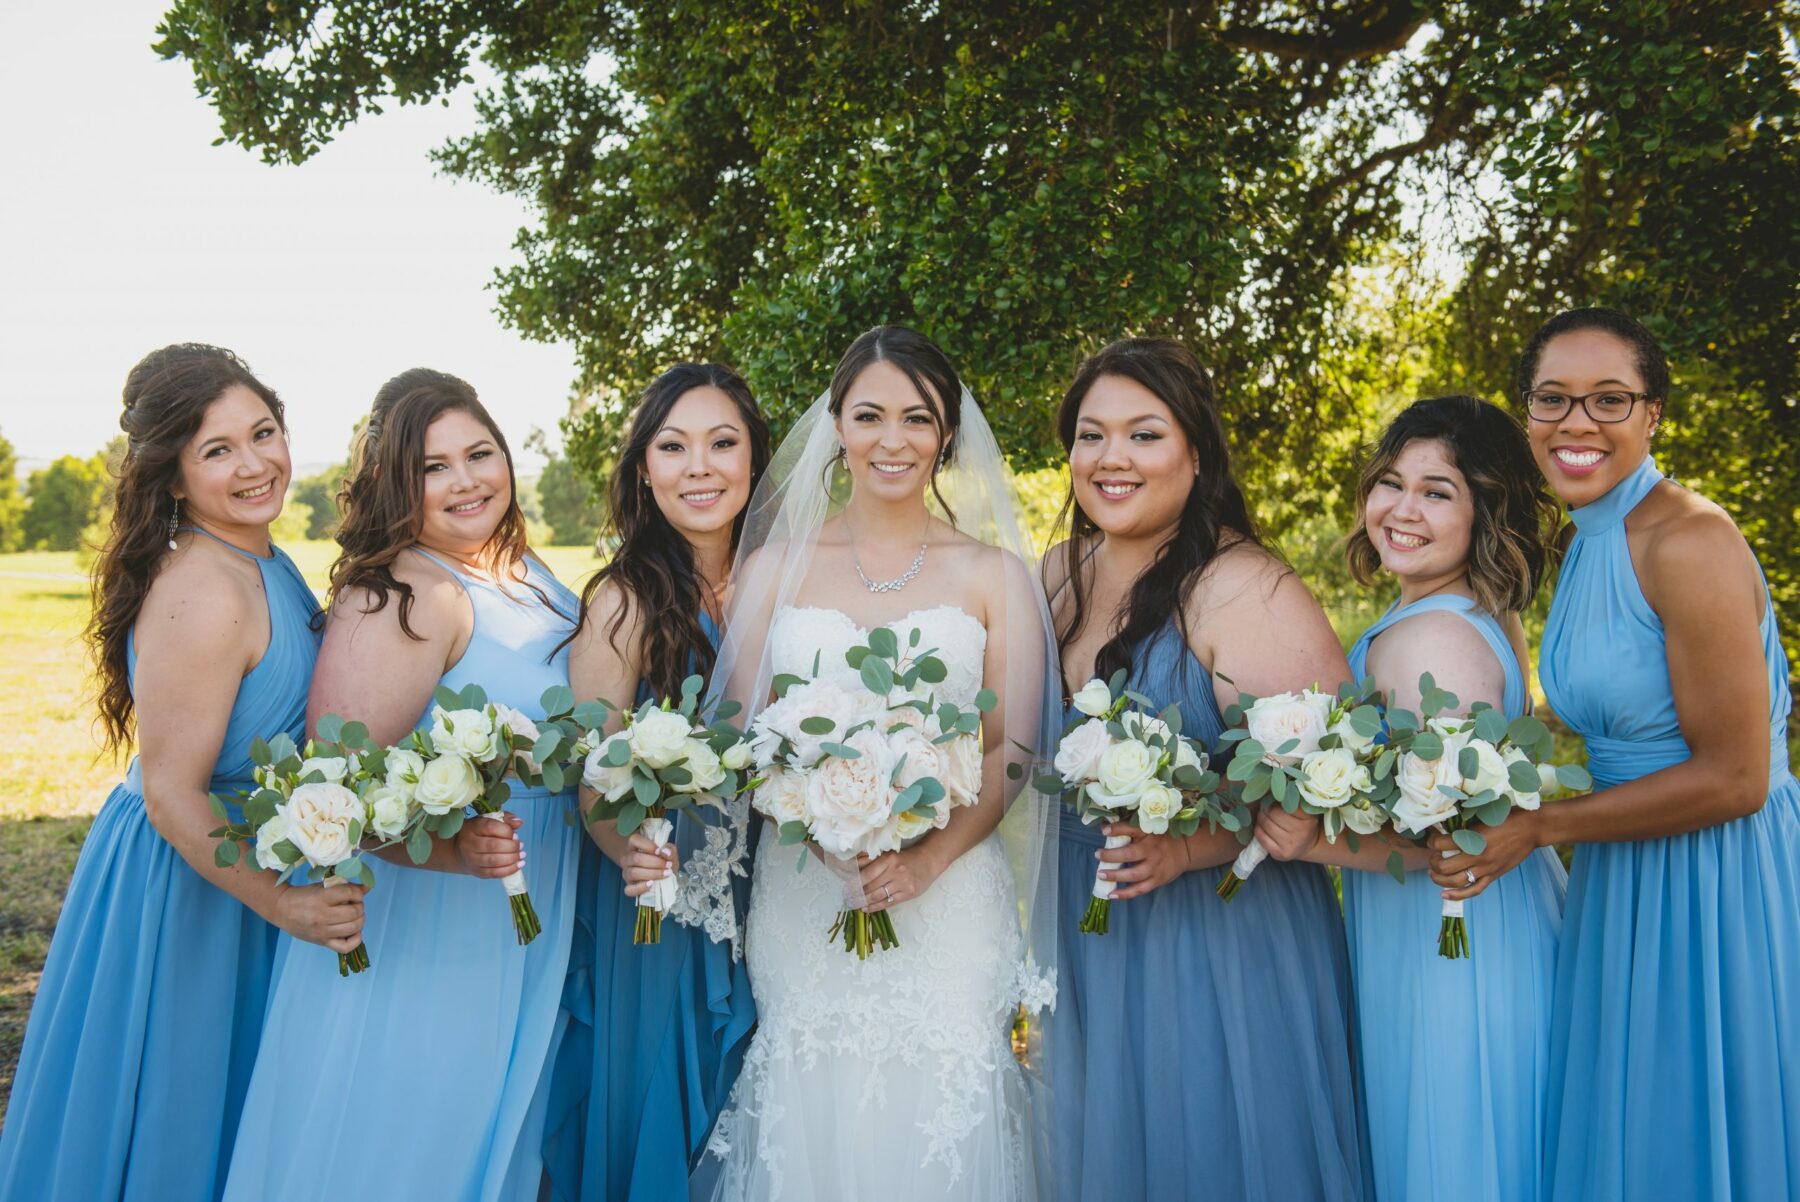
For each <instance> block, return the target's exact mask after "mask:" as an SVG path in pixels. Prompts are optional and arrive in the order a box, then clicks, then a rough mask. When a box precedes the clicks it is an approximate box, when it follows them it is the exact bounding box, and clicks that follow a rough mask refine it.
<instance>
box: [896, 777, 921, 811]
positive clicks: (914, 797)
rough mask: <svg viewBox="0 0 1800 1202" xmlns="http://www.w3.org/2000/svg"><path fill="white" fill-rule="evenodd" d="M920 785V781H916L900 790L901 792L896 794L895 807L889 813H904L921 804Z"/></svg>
mask: <svg viewBox="0 0 1800 1202" xmlns="http://www.w3.org/2000/svg"><path fill="white" fill-rule="evenodd" d="M919 785H920V782H919V781H914V782H913V783H912V784H910V785H908V786H906V788H904V789H902V790H900V792H899V793H898V794H896V795H895V797H894V804H893V808H892V809H890V810H889V811H888V813H889V814H904V813H905V812H906V811H908V810H910V809H912V808H913V807H914V806H915V805H917V804H919V795H920V792H921V790H920V788H919Z"/></svg>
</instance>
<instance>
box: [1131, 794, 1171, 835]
mask: <svg viewBox="0 0 1800 1202" xmlns="http://www.w3.org/2000/svg"><path fill="white" fill-rule="evenodd" d="M1180 812H1181V794H1179V793H1177V792H1176V791H1175V790H1173V789H1171V788H1169V786H1167V785H1165V784H1163V783H1161V782H1160V781H1151V782H1150V783H1149V784H1147V785H1145V786H1144V791H1143V792H1142V793H1141V794H1139V795H1138V807H1137V827H1138V829H1139V830H1141V831H1143V832H1144V833H1145V834H1146V835H1161V834H1164V833H1166V832H1167V831H1168V829H1169V820H1170V819H1172V818H1174V817H1175V815H1176V814H1178V813H1180Z"/></svg>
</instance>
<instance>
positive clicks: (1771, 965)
mask: <svg viewBox="0 0 1800 1202" xmlns="http://www.w3.org/2000/svg"><path fill="white" fill-rule="evenodd" d="M1661 479H1662V473H1661V472H1660V471H1659V470H1658V469H1657V467H1656V464H1655V462H1654V461H1652V460H1650V459H1648V458H1646V459H1645V460H1644V462H1643V463H1642V464H1640V465H1639V466H1638V468H1637V469H1636V471H1634V472H1633V473H1632V474H1631V475H1630V476H1628V477H1626V478H1625V479H1624V480H1622V481H1620V482H1619V483H1618V484H1617V485H1616V486H1615V487H1614V488H1613V489H1612V490H1611V491H1609V492H1608V493H1607V494H1606V495H1605V496H1603V497H1601V498H1600V499H1599V500H1597V501H1595V502H1594V503H1592V504H1591V505H1584V506H1582V507H1581V508H1579V509H1577V510H1575V511H1574V512H1573V513H1572V514H1571V516H1572V517H1573V518H1574V520H1575V526H1576V531H1577V533H1576V535H1575V538H1574V541H1573V542H1572V544H1571V545H1570V547H1569V553H1568V557H1567V558H1566V559H1565V560H1564V562H1563V568H1562V575H1561V578H1560V580H1558V582H1557V587H1556V599H1555V602H1554V604H1553V605H1552V606H1551V610H1550V619H1549V622H1548V624H1547V625H1546V627H1545V630H1544V651H1543V662H1542V664H1541V667H1540V672H1541V675H1542V678H1543V682H1544V692H1545V694H1546V695H1547V696H1548V698H1549V700H1550V704H1551V706H1552V707H1553V708H1554V709H1555V710H1556V713H1557V715H1558V716H1559V717H1561V718H1562V720H1563V721H1564V722H1566V723H1568V725H1569V726H1570V727H1572V728H1573V729H1574V730H1575V731H1576V732H1577V733H1578V734H1580V735H1581V736H1582V737H1583V738H1585V739H1586V740H1587V748H1588V768H1589V770H1590V771H1591V772H1592V773H1593V776H1594V784H1595V787H1596V788H1606V787H1608V786H1612V785H1618V784H1621V783H1623V782H1625V781H1630V780H1635V779H1637V778H1638V777H1642V776H1647V775H1649V774H1650V773H1652V772H1657V771H1660V770H1662V769H1664V768H1668V767H1670V766H1672V765H1674V764H1678V763H1680V762H1681V761H1683V760H1685V759H1687V758H1688V755H1689V750H1688V746H1687V744H1686V742H1684V741H1683V739H1682V733H1681V723H1680V719H1679V716H1678V715H1677V713H1676V710H1675V699H1674V695H1673V690H1672V688H1671V686H1670V682H1669V662H1668V654H1667V646H1666V643H1665V635H1664V631H1663V625H1662V620H1661V619H1660V618H1659V617H1658V616H1657V614H1656V612H1655V611H1654V610H1653V609H1651V607H1650V604H1649V602H1648V601H1646V600H1645V598H1644V593H1643V589H1642V588H1641V587H1640V586H1639V584H1638V577H1637V573H1636V571H1635V570H1634V569H1633V567H1632V562H1631V551H1630V548H1629V546H1628V545H1627V543H1626V537H1625V519H1626V517H1627V515H1629V514H1630V513H1631V511H1632V510H1633V509H1635V508H1636V507H1637V505H1638V503H1639V502H1640V501H1642V500H1643V499H1644V498H1645V497H1646V496H1648V495H1649V493H1650V491H1651V489H1653V488H1655V487H1656V484H1657V482H1658V481H1660V480H1661ZM1721 620H1731V621H1736V620H1738V619H1737V617H1736V616H1735V615H1729V616H1727V615H1721ZM1760 629H1761V635H1762V644H1763V659H1764V663H1765V666H1766V670H1767V674H1768V688H1769V745H1768V746H1769V795H1768V800H1766V801H1765V802H1764V803H1763V806H1762V808H1761V809H1760V810H1758V811H1757V812H1756V813H1754V814H1751V815H1749V816H1748V817H1744V818H1738V819H1734V820H1732V821H1730V822H1725V823H1722V824H1720V825H1718V826H1712V827H1707V828H1706V829H1704V830H1698V831H1692V832H1690V833H1688V834H1684V835H1673V836H1670V837H1669V838H1666V839H1643V840H1638V841H1635V842H1626V843H1592V844H1588V843H1583V844H1578V845H1577V846H1576V849H1575V858H1574V861H1573V863H1572V864H1571V866H1570V872H1569V905H1568V910H1567V913H1566V914H1565V915H1564V926H1563V942H1562V949H1561V952H1560V955H1559V958H1558V961H1557V968H1556V1002H1555V1008H1554V1016H1553V1025H1552V1032H1551V1059H1550V1064H1551V1076H1550V1092H1549V1143H1548V1149H1547V1156H1548V1166H1547V1175H1548V1186H1549V1192H1550V1196H1551V1197H1552V1198H1555V1199H1560V1200H1566V1202H1575V1200H1577V1199H1580V1200H1583V1202H1586V1200H1588V1199H1600V1198H1681V1199H1727V1198H1729V1199H1743V1200H1746V1202H1748V1200H1750V1199H1756V1200H1758V1202H1760V1200H1761V1199H1776V1198H1783V1199H1791V1198H1800V784H1796V783H1795V780H1794V777H1793V774H1792V773H1791V772H1790V771H1789V770H1788V755H1787V717H1788V712H1789V710H1790V708H1791V705H1792V698H1791V696H1790V694H1789V691H1788V665H1787V657H1786V655H1785V654H1784V653H1783V652H1782V648H1781V641H1780V637H1779V634H1778V632H1777V629H1776V624H1775V616H1774V610H1773V608H1772V607H1771V608H1769V609H1767V610H1765V612H1764V614H1763V617H1762V623H1761V628H1760ZM1551 804H1555V803H1554V802H1552V803H1551Z"/></svg>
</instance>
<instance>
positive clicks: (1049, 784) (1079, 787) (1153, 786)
mask: <svg viewBox="0 0 1800 1202" xmlns="http://www.w3.org/2000/svg"><path fill="white" fill-rule="evenodd" d="M1132 703H1136V704H1135V706H1133V705H1132ZM1075 708H1076V709H1077V710H1079V711H1080V712H1081V714H1082V715H1083V717H1081V718H1079V719H1077V720H1076V721H1074V722H1072V723H1070V725H1069V728H1068V729H1067V730H1065V731H1064V732H1063V737H1062V741H1061V742H1060V743H1059V744H1058V745H1057V749H1056V758H1055V761H1054V764H1053V767H1054V768H1055V775H1045V776H1043V777H1041V778H1040V779H1039V780H1038V781H1037V787H1038V789H1039V790H1040V791H1042V792H1045V793H1052V794H1060V795H1061V796H1062V799H1063V801H1064V802H1065V803H1066V804H1068V805H1070V806H1073V807H1074V809H1075V812H1076V813H1077V814H1079V815H1080V816H1081V821H1082V822H1084V823H1094V822H1117V821H1120V820H1123V819H1129V820H1130V821H1131V822H1132V823H1133V824H1134V825H1135V826H1137V828H1138V829H1139V830H1142V831H1143V832H1144V833H1145V834H1150V835H1161V834H1166V833H1169V832H1171V831H1172V832H1174V833H1175V834H1178V835H1191V834H1193V833H1194V831H1196V830H1197V829H1199V826H1200V823H1201V822H1202V821H1204V822H1205V823H1206V824H1207V825H1208V826H1209V827H1211V828H1212V829H1213V830H1218V829H1219V828H1220V827H1223V828H1225V829H1226V830H1231V831H1235V830H1238V829H1239V828H1240V827H1241V826H1243V825H1244V824H1246V823H1247V822H1248V820H1249V812H1248V811H1247V810H1244V809H1243V808H1242V807H1238V808H1236V809H1228V808H1226V807H1225V806H1223V805H1222V804H1221V798H1220V792H1219V787H1220V780H1219V774H1218V773H1217V772H1214V771H1212V770H1211V769H1210V768H1208V767H1207V756H1206V752H1205V750H1204V749H1202V748H1201V747H1200V745H1199V744H1198V743H1196V742H1195V741H1194V740H1192V739H1184V738H1182V737H1181V709H1180V707H1179V706H1174V705H1171V706H1169V707H1167V708H1166V709H1164V710H1163V711H1162V712H1161V713H1160V714H1157V715H1155V716H1151V714H1150V713H1149V710H1150V708H1151V702H1150V701H1149V700H1148V699H1147V698H1145V697H1142V696H1139V695H1138V694H1135V693H1130V692H1127V691H1126V690H1125V673H1124V672H1123V671H1120V672H1115V673H1114V674H1113V677H1112V679H1111V680H1110V681H1104V680H1100V679H1097V678H1096V679H1094V680H1090V681H1088V682H1087V683H1086V684H1085V685H1083V686H1082V687H1081V689H1080V691H1079V692H1077V693H1076V694H1075ZM1128 842H1130V839H1129V838H1128V837H1127V836H1124V835H1109V836H1107V839H1106V845H1107V846H1108V847H1123V846H1124V845H1125V844H1126V843H1128ZM1102 867H1103V868H1104V865H1103V866H1102ZM1100 871H1101V870H1100V869H1096V870H1095V873H1094V888H1093V892H1092V896H1091V897H1090V898H1089V899H1088V906H1087V911H1086V913H1084V914H1083V915H1082V917H1081V930H1082V932H1083V933H1084V934H1089V935H1104V934H1106V933H1107V930H1108V928H1109V927H1110V925H1111V914H1112V895H1113V892H1114V890H1115V888H1116V887H1117V886H1116V882H1114V881H1108V880H1102V879H1101V877H1100Z"/></svg>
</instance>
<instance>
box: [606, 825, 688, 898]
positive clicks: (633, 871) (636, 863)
mask: <svg viewBox="0 0 1800 1202" xmlns="http://www.w3.org/2000/svg"><path fill="white" fill-rule="evenodd" d="M626 846H627V848H628V851H627V853H626V856H625V863H623V864H621V865H620V866H619V871H620V872H622V873H624V875H625V896H626V897H642V896H643V895H644V894H646V893H648V892H650V886H652V885H654V884H655V883H656V882H657V881H660V880H662V879H663V878H665V877H672V876H674V875H675V870H676V869H677V868H679V867H681V857H680V856H678V855H676V854H675V845H674V844H672V843H665V844H663V845H662V846H661V847H660V848H659V847H657V846H656V844H654V843H652V842H650V837H649V836H648V835H646V834H644V832H643V831H642V830H637V831H633V832H632V834H631V838H630V839H629V840H627V841H626Z"/></svg>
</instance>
